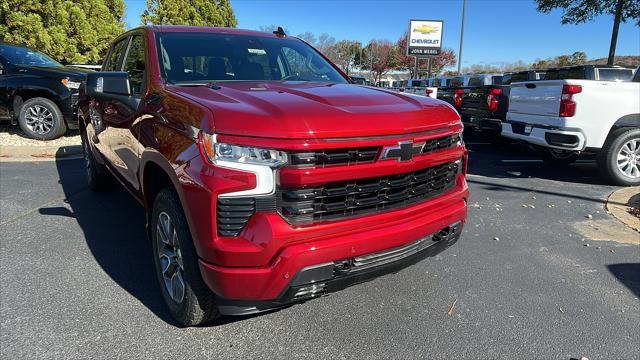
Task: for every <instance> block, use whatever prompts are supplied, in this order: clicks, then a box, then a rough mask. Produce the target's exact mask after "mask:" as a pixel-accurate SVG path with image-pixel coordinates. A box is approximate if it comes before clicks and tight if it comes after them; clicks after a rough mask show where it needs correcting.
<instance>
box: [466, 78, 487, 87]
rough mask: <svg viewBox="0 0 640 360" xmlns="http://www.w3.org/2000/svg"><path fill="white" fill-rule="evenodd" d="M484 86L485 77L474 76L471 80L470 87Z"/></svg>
mask: <svg viewBox="0 0 640 360" xmlns="http://www.w3.org/2000/svg"><path fill="white" fill-rule="evenodd" d="M482 85H484V77H483V76H472V77H471V78H469V86H482Z"/></svg>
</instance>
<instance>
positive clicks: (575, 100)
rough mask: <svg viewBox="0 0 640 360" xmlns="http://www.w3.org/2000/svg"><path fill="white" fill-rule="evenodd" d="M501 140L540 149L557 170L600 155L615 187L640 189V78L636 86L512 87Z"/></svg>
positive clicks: (564, 83) (569, 83) (559, 83)
mask: <svg viewBox="0 0 640 360" xmlns="http://www.w3.org/2000/svg"><path fill="white" fill-rule="evenodd" d="M596 70H597V69H596ZM502 136H504V137H507V138H512V139H517V140H522V141H525V142H528V143H530V144H532V145H535V147H536V148H537V149H538V150H539V151H540V154H541V156H542V158H543V159H544V160H545V161H548V162H552V163H556V164H569V163H571V162H573V161H575V160H576V158H577V157H578V155H579V154H580V153H581V152H593V153H597V161H598V167H599V168H600V170H601V172H602V173H603V174H604V175H605V176H606V177H607V178H608V179H609V181H610V182H611V183H613V184H616V185H640V74H639V73H638V70H636V72H635V75H634V76H633V79H632V80H631V81H600V80H573V79H560V80H544V81H536V82H521V83H513V84H511V92H510V95H509V112H508V113H507V121H506V122H505V123H504V124H503V125H502Z"/></svg>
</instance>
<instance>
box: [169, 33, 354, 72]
mask: <svg viewBox="0 0 640 360" xmlns="http://www.w3.org/2000/svg"><path fill="white" fill-rule="evenodd" d="M158 49H159V50H158V51H159V54H158V57H159V58H160V59H161V60H160V63H161V69H162V73H163V76H164V78H165V79H166V80H167V81H168V82H170V83H175V84H180V83H183V84H184V83H204V82H211V81H215V82H228V81H281V80H290V81H321V82H333V83H348V81H347V80H346V79H345V78H344V77H343V76H342V75H341V74H340V73H339V72H338V71H336V69H335V68H334V67H333V66H332V65H331V64H330V63H329V62H327V61H326V60H325V59H324V58H323V57H322V56H320V55H319V54H318V52H317V51H315V50H314V49H313V48H312V47H310V46H309V45H307V44H305V43H303V42H302V41H299V40H295V39H281V38H271V37H262V36H250V35H235V34H214V33H161V34H159V35H158Z"/></svg>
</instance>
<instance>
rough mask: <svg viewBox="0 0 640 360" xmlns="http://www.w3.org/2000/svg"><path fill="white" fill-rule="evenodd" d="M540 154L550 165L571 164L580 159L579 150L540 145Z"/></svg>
mask: <svg viewBox="0 0 640 360" xmlns="http://www.w3.org/2000/svg"><path fill="white" fill-rule="evenodd" d="M537 150H538V154H539V155H540V157H541V158H542V160H543V161H544V162H545V163H547V164H550V165H569V164H571V163H574V162H575V161H576V160H578V156H580V152H579V151H571V150H561V149H553V148H546V147H538V148H537Z"/></svg>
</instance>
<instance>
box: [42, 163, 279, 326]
mask: <svg viewBox="0 0 640 360" xmlns="http://www.w3.org/2000/svg"><path fill="white" fill-rule="evenodd" d="M56 167H57V170H58V175H59V177H60V184H61V185H62V188H63V190H64V194H65V202H66V203H67V204H69V206H70V207H71V210H69V209H68V208H66V207H43V208H40V209H38V211H39V213H40V214H43V215H53V216H64V217H72V218H75V219H76V221H77V222H78V224H79V225H80V227H81V228H82V231H83V235H84V239H85V241H86V243H87V246H88V247H89V250H90V251H91V254H92V255H93V257H94V258H95V260H96V262H97V263H98V265H100V267H101V268H102V270H103V271H104V272H105V273H106V274H107V275H109V277H111V279H112V280H113V281H115V282H116V283H117V284H118V285H119V286H120V287H122V288H123V289H124V290H126V291H127V292H128V293H129V294H131V295H132V296H133V297H135V298H136V299H138V301H140V302H141V303H142V304H143V305H144V306H146V307H147V308H148V309H149V310H151V311H152V312H153V313H154V314H155V315H156V316H158V317H159V318H160V319H162V320H164V321H165V322H166V323H168V324H170V325H173V326H179V325H178V323H176V322H175V321H174V320H173V318H172V317H171V314H170V313H169V312H168V311H167V308H166V305H165V304H164V301H163V299H162V294H161V293H160V288H159V285H158V280H157V278H156V275H155V267H154V266H155V265H154V263H153V258H152V252H151V245H150V244H149V242H148V240H147V236H146V231H145V222H146V216H145V212H144V208H143V207H142V206H141V205H140V204H139V203H138V202H137V201H136V200H135V199H134V198H133V197H132V196H131V195H130V194H129V193H128V192H127V191H126V190H125V189H124V188H123V187H121V186H120V185H117V184H115V181H114V185H113V187H112V189H111V190H110V191H107V192H94V191H91V190H90V189H89V188H88V185H87V183H86V180H85V179H86V178H85V165H84V160H83V159H62V158H59V159H58V160H56ZM279 310H281V309H274V310H272V311H270V312H275V311H279ZM267 313H268V312H267ZM265 314H266V313H265ZM260 315H262V314H254V315H246V316H225V317H222V318H220V319H217V320H216V321H214V322H213V323H208V324H203V325H201V327H207V326H212V325H214V326H222V325H226V324H230V323H234V322H236V321H241V320H244V319H248V318H252V317H256V316H260Z"/></svg>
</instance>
